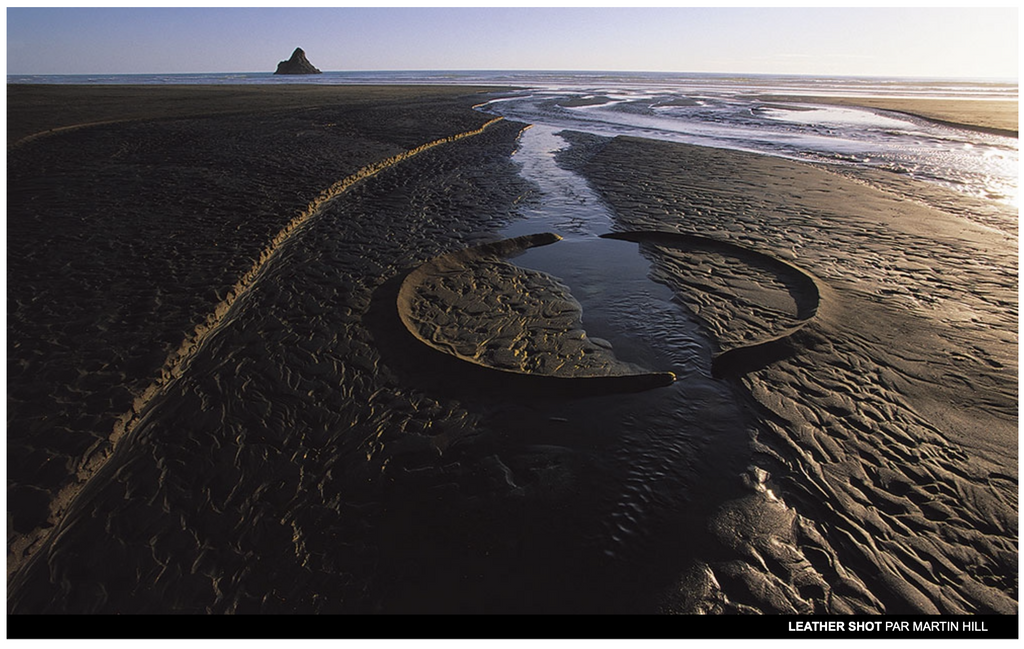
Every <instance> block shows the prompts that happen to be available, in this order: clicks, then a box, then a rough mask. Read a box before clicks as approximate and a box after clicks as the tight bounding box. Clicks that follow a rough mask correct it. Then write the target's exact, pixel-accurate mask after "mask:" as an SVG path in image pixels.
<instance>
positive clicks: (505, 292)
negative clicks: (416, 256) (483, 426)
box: [397, 233, 675, 392]
mask: <svg viewBox="0 0 1024 649" xmlns="http://www.w3.org/2000/svg"><path fill="white" fill-rule="evenodd" d="M560 240H561V237H560V236H558V235H557V234H551V233H545V234H536V235H528V236H523V237H517V238H514V239H505V240H502V241H498V242H495V243H489V244H483V245H479V246H474V247H471V248H465V249H462V250H457V251H455V252H452V253H448V254H445V255H441V256H439V257H435V258H434V259H431V260H430V261H428V262H426V263H425V264H423V265H421V266H419V267H417V268H415V269H414V270H412V271H411V272H410V273H409V274H408V276H406V278H405V279H404V281H403V282H402V285H401V288H400V289H399V293H398V299H397V304H398V314H399V317H400V318H401V320H402V323H403V324H404V325H405V327H406V329H407V330H408V331H409V333H411V334H412V335H413V337H415V338H416V339H417V340H419V341H420V342H421V343H423V344H425V345H427V346H428V347H430V348H432V349H434V350H435V351H438V352H442V353H444V354H447V355H450V356H454V357H455V358H457V359H459V360H461V361H464V362H467V363H470V364H472V365H474V366H477V367H482V368H485V369H488V370H491V371H493V372H498V373H501V374H504V375H506V377H508V378H521V379H528V380H530V381H534V382H547V383H550V384H551V386H552V387H553V388H558V387H568V383H570V382H571V383H573V384H574V387H584V388H585V389H590V388H593V389H594V390H600V391H616V392H620V391H621V392H633V391H641V390H648V389H652V388H657V387H664V386H667V385H671V384H672V383H673V382H674V381H675V375H674V374H673V373H672V372H651V371H647V370H645V369H643V368H641V367H639V366H636V365H633V364H631V363H625V362H623V361H621V360H619V359H617V358H616V357H615V355H614V353H612V351H611V350H610V349H609V348H607V347H605V346H604V345H603V344H601V343H599V342H595V341H594V340H593V339H591V338H588V337H587V336H586V334H585V332H584V331H583V330H582V329H581V327H580V324H581V321H580V313H581V309H580V306H579V304H578V303H577V302H575V300H573V299H572V298H571V296H570V295H569V294H568V290H567V289H566V288H565V287H564V286H562V285H561V284H559V283H557V282H556V281H554V280H553V278H551V277H550V276H548V275H545V274H543V273H537V272H534V271H525V270H523V269H519V268H517V267H515V266H513V265H512V264H509V263H507V262H504V261H502V260H501V258H502V257H507V256H510V255H514V254H516V253H519V252H523V251H524V250H527V249H529V248H533V247H536V246H544V245H549V244H552V243H555V242H557V241H560Z"/></svg>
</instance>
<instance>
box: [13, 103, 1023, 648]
mask: <svg viewBox="0 0 1024 649" xmlns="http://www.w3.org/2000/svg"><path fill="white" fill-rule="evenodd" d="M14 90H17V91H18V92H20V89H17V88H14ZM236 91H237V92H241V93H242V95H237V96H236V95H234V94H233V93H234V92H236ZM8 92H9V95H8V99H9V103H10V104H11V106H12V108H10V109H9V110H12V111H14V112H12V113H10V114H9V115H30V114H31V115H33V117H32V119H33V120H35V121H33V122H31V123H29V124H27V125H25V124H22V123H20V122H18V121H17V120H15V119H13V118H9V138H10V139H12V140H13V139H15V138H14V137H12V136H11V134H12V133H13V134H17V136H18V137H17V138H16V139H17V140H19V141H21V144H17V145H16V146H14V147H13V148H9V151H8V162H9V171H8V192H9V198H8V338H9V348H8V358H9V361H8V368H9V369H8V382H9V384H8V385H9V387H8V412H9V415H8V458H9V464H8V466H9V470H8V509H9V514H8V520H9V525H8V529H9V537H8V577H9V579H8V583H9V587H8V595H9V598H8V602H9V603H8V611H9V612H10V613H170V612H178V613H451V612H463V613H465V612H511V613H524V612H533V613H536V612H545V613H547V612H560V613H566V612H568V613H579V612H605V613H626V612H634V613H653V612H663V613H664V612H677V613H738V612H762V613H851V612H855V613H860V612H870V613H906V612H925V613H934V612H967V613H974V612H996V613H1014V612H1015V611H1016V605H1017V604H1016V598H1017V584H1016V561H1017V551H1016V541H1017V530H1016V521H1017V518H1016V512H1017V501H1016V493H1017V456H1016V450H1017V439H1016V435H1017V432H1016V430H1017V414H1016V410H1017V335H1016V332H1017V275H1016V262H1017V240H1016V230H1015V228H1010V227H1009V226H1008V225H1007V224H1008V223H1010V222H1011V221H1012V222H1013V223H1015V215H1013V218H1012V219H1011V215H1007V214H1004V213H1003V211H1002V210H1000V209H999V208H997V207H993V206H991V205H987V204H986V205H985V206H984V209H982V208H978V207H977V205H976V204H975V203H972V202H965V201H962V200H960V199H958V198H956V197H952V196H950V195H948V194H946V193H944V192H939V191H937V190H933V189H930V188H923V187H910V186H907V185H906V183H905V180H904V179H900V181H899V183H897V185H896V186H898V187H903V188H904V191H905V193H901V194H895V193H893V190H891V189H886V187H892V186H893V185H892V184H890V185H886V183H885V182H882V181H878V182H872V183H870V184H869V183H868V182H865V179H864V178H843V177H840V176H837V175H835V174H833V173H827V172H825V171H824V170H821V169H817V168H814V167H810V166H806V165H800V164H797V163H792V162H787V161H782V160H775V159H771V158H765V157H759V156H753V155H748V154H742V153H735V152H726V151H715V150H710V149H701V148H698V147H687V146H683V145H673V144H666V143H657V142H650V141H643V140H635V139H625V138H623V139H616V140H614V141H605V140H601V139H597V138H590V137H583V136H579V137H577V138H575V139H574V141H575V142H576V144H577V146H576V147H575V148H574V150H573V152H572V155H571V156H567V158H566V164H570V163H571V164H572V166H573V167H574V168H577V169H579V170H580V171H581V172H582V173H583V174H584V175H585V176H586V177H587V178H588V179H589V180H590V181H591V183H592V184H593V185H594V187H595V188H596V189H597V190H599V191H600V192H601V193H602V195H603V196H604V197H605V199H606V200H607V201H608V202H609V203H610V204H611V206H612V207H613V209H614V211H615V215H616V218H617V227H618V228H619V229H620V230H622V231H628V230H634V231H635V230H644V231H650V230H656V231H670V232H675V233H683V234H696V235H699V236H700V237H704V238H712V239H720V240H722V241H725V242H727V243H730V244H734V246H736V247H737V248H742V249H749V250H751V251H753V252H752V253H751V254H749V255H746V254H723V253H722V251H721V250H720V249H714V248H711V249H709V248H708V247H706V246H705V247H704V248H700V247H698V246H690V247H687V246H682V245H675V244H673V245H671V246H666V245H659V244H658V243H656V242H654V241H647V242H645V243H643V244H642V246H643V247H642V249H643V250H644V252H645V254H647V255H648V256H650V258H651V259H652V260H653V262H654V263H655V267H656V275H657V277H658V278H659V279H660V280H661V281H663V282H664V283H666V284H668V285H669V286H671V287H672V288H673V289H675V290H676V292H677V295H678V299H679V300H680V302H681V303H682V304H684V305H685V306H686V307H688V308H690V309H691V310H692V311H693V312H694V313H695V314H696V316H697V317H698V318H699V319H700V321H701V322H702V323H703V325H704V326H705V327H706V330H707V332H708V335H709V336H711V337H712V338H713V339H714V340H716V341H717V342H718V344H719V345H720V347H721V348H722V349H726V348H730V347H736V346H743V345H744V344H747V343H749V342H750V341H755V342H756V341H762V340H765V339H766V337H768V338H770V337H771V336H774V335H777V334H779V333H780V332H785V331H788V330H789V329H791V328H792V327H794V326H796V325H800V331H799V332H798V334H794V335H792V336H790V337H789V339H790V343H789V345H788V348H787V349H786V350H784V351H785V353H784V354H779V355H776V356H772V357H771V358H767V359H765V363H764V364H763V365H762V366H756V364H755V366H750V367H744V368H743V370H742V371H741V372H739V373H737V374H736V375H735V376H733V377H731V378H726V379H722V380H721V381H718V382H717V383H716V384H715V388H714V389H713V390H712V389H710V388H709V389H705V391H704V392H701V393H694V392H693V391H687V389H686V386H679V385H677V386H674V387H673V388H671V389H670V388H664V389H661V390H659V389H654V390H648V391H644V392H641V393H635V394H617V395H615V396H614V398H609V397H608V396H607V395H603V396H597V397H595V396H587V395H580V394H577V393H560V392H559V391H558V390H550V389H548V388H547V387H544V388H541V389H539V390H535V389H531V388H529V387H522V386H513V385H510V384H508V383H506V382H504V381H503V380H501V379H498V380H495V379H493V377H490V378H489V377H481V376H480V375H479V374H476V373H473V372H468V371H466V369H465V368H463V367H462V365H464V364H465V363H462V361H461V360H460V359H458V358H447V357H445V355H443V354H442V355H440V357H439V355H438V354H437V353H436V351H435V350H431V349H428V348H427V346H425V345H423V344H422V342H421V341H419V340H417V339H416V337H415V336H413V335H411V334H410V332H409V330H408V329H407V328H406V327H405V326H403V322H402V318H401V314H400V312H399V299H400V291H401V286H402V283H403V280H404V279H405V278H406V277H407V275H408V274H409V273H410V271H412V270H413V269H416V268H419V267H421V266H422V265H423V264H425V263H427V262H428V261H429V260H432V259H436V258H438V257H439V256H442V255H445V254H449V253H455V252H457V251H460V250H463V249H465V248H467V247H470V246H474V245H477V244H481V243H486V242H490V241H494V240H495V239H496V238H497V233H498V232H499V230H500V229H501V228H502V227H503V226H504V225H506V224H508V223H509V222H511V221H512V220H513V219H515V218H517V209H518V207H517V206H518V205H519V204H520V203H522V202H523V201H524V200H528V199H529V196H530V192H531V189H530V187H529V186H528V185H526V183H525V182H524V181H523V180H522V179H521V178H520V177H519V175H518V174H517V169H516V167H515V166H514V165H513V164H512V163H511V161H510V155H511V153H512V151H513V150H514V149H515V147H516V139H517V137H518V135H519V133H520V132H521V129H522V128H523V127H524V126H525V125H522V124H515V123H511V122H507V121H499V122H494V123H489V122H488V118H487V117H486V116H483V115H480V114H477V113H474V112H473V111H472V110H470V107H471V106H472V105H473V104H475V103H479V102H480V101H481V96H480V94H479V93H480V90H479V89H440V88H418V89H415V90H410V89H387V88H385V89H364V88H339V89H328V88H317V89H310V90H309V91H308V92H309V97H315V100H314V99H309V101H310V102H311V104H315V105H309V106H304V107H296V105H295V103H294V102H295V99H296V95H295V94H293V93H300V94H301V92H303V91H299V90H293V89H288V90H287V91H283V92H281V93H274V92H271V91H269V90H264V89H260V91H259V94H260V95H261V96H260V99H259V100H256V99H253V98H252V97H250V96H248V95H245V93H247V92H248V90H246V91H244V92H243V91H241V90H237V89H222V90H219V91H214V90H212V89H202V90H199V89H190V90H187V91H182V92H181V94H176V91H175V90H174V89H161V90H160V92H161V93H164V94H163V95H162V99H161V100H160V101H159V102H156V103H155V104H153V105H152V106H151V107H147V108H138V107H139V106H145V105H146V104H145V100H143V97H152V95H149V94H147V93H149V92H150V90H149V89H142V88H139V89H127V88H120V89H111V90H99V89H96V90H89V91H86V95H83V97H85V96H88V95H89V94H90V93H98V98H97V97H94V99H95V101H87V100H85V99H82V101H79V102H77V103H74V104H70V103H69V100H71V99H74V98H76V93H78V92H82V91H81V90H80V89H75V88H68V87H62V88H60V89H46V90H45V91H42V90H36V91H32V90H26V91H25V94H24V95H21V96H19V94H18V92H12V88H9V90H8ZM34 92H39V93H43V94H41V95H37V94H33V93H34ZM218 92H223V93H225V94H224V95H223V96H222V97H220V98H219V99H218V98H214V96H215V95H217V93H218ZM104 93H113V94H104ZM118 93H122V94H118ZM133 93H137V94H133ZM192 93H195V95H193V94H192ZM243 95H245V96H243ZM56 97H60V98H61V102H60V105H64V106H66V105H75V106H76V110H80V111H81V112H80V113H79V114H78V115H77V116H76V115H70V116H69V115H67V114H66V113H65V112H64V111H66V110H67V109H66V108H59V109H53V112H49V113H48V112H47V110H49V107H52V106H53V105H54V102H55V101H56ZM132 97H136V98H138V99H139V103H134V102H133V105H135V106H136V107H137V108H133V109H131V110H133V111H141V112H134V113H132V112H124V113H123V114H121V115H119V114H117V111H116V110H115V109H116V107H117V105H118V101H124V100H125V99H126V98H132ZM174 97H177V98H179V99H180V100H181V103H176V102H171V103H170V104H168V101H169V100H170V99H171V98H174ZM166 105H170V106H172V108H171V109H169V111H170V112H167V113H161V112H160V111H161V110H162V108H161V106H166ZM126 110H127V109H126ZM146 111H155V112H146ZM126 116H127V117H130V118H131V121H128V122H116V123H114V122H111V120H116V119H120V118H121V117H126ZM27 119H28V118H27V117H26V120H27ZM77 120H81V121H77ZM84 122H89V123H94V125H92V126H87V127H81V128H69V129H65V130H61V131H56V132H52V133H47V134H46V135H43V136H39V137H34V138H31V139H27V140H25V139H24V138H26V137H28V136H31V135H32V134H33V133H36V132H38V131H39V130H43V129H46V130H49V129H52V128H54V127H56V126H73V125H76V124H81V123H84ZM95 122H104V123H100V124H95ZM453 136H464V137H458V138H455V137H453ZM424 145H429V146H424ZM411 152H414V153H413V154H412V155H409V154H410V153H411ZM382 162H386V164H382ZM346 179H357V180H354V181H352V182H344V181H345V180H346ZM868 180H871V179H868ZM339 183H340V184H339ZM331 188H334V191H331ZM907 196H913V197H914V199H915V200H913V201H911V200H907V199H906V197H907ZM950 206H952V207H950ZM947 207H949V209H947ZM976 208H977V209H976ZM979 212H984V214H983V218H969V217H972V216H974V215H975V214H976V213H979ZM988 222H994V223H998V224H1001V225H1002V226H1003V227H1002V228H994V227H991V226H989V225H986V224H985V223H988ZM281 232H285V233H286V235H285V236H283V237H279V236H278V235H279V233H281ZM762 258H771V259H779V260H783V261H784V262H786V264H789V265H792V266H793V267H794V268H798V269H799V270H800V271H801V272H806V273H808V274H809V275H810V276H813V277H814V278H815V279H816V280H817V282H818V285H820V286H821V291H820V295H819V296H817V299H816V300H815V302H816V303H815V308H814V310H813V311H814V312H813V314H809V313H808V311H807V309H806V307H805V302H806V297H807V296H806V295H804V294H802V293H801V291H802V290H804V289H802V288H801V286H803V284H801V283H800V282H799V281H796V280H794V279H793V278H791V277H787V276H785V274H784V273H783V274H781V275H780V273H779V272H778V271H777V268H778V266H777V265H773V264H770V263H760V262H757V261H756V260H757V259H762ZM752 260H754V261H752ZM486 281H487V282H488V283H489V284H491V285H494V286H499V287H502V286H503V284H502V281H501V280H499V279H493V278H492V279H487V280H486ZM501 290H506V288H502V289H501ZM499 292H500V291H499ZM450 311H451V310H450V309H449V312H450ZM449 314H450V313H449ZM810 315H813V317H808V316H810ZM584 317H585V314H584ZM567 326H568V327H569V328H570V329H572V328H573V327H574V325H573V323H569V324H568V325H567ZM737 396H738V398H740V399H743V400H745V403H746V404H747V408H746V411H745V412H744V413H741V414H736V413H735V412H733V411H732V410H730V409H728V408H726V407H725V406H724V405H721V404H722V403H723V402H724V401H725V400H726V399H727V398H733V397H737ZM676 401H678V402H682V401H685V402H687V403H700V404H702V405H701V409H700V410H698V411H697V414H696V415H694V417H693V420H692V421H690V420H680V419H679V418H678V416H677V415H675V414H673V413H675V412H676V411H677V410H680V408H678V407H677V404H676ZM666 413H668V414H666ZM684 635H685V634H684Z"/></svg>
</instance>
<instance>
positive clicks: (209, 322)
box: [8, 117, 504, 576]
mask: <svg viewBox="0 0 1024 649" xmlns="http://www.w3.org/2000/svg"><path fill="white" fill-rule="evenodd" d="M503 119H504V118H501V117H498V118H494V119H491V120H488V121H487V122H485V123H484V124H483V125H481V126H480V127H479V128H476V129H472V130H469V131H465V132H461V133H456V134H453V135H450V136H447V137H443V138H440V139H437V140H433V141H430V142H426V143H424V144H421V145H419V146H417V147H414V148H411V149H408V150H406V151H403V152H401V153H398V154H395V155H392V156H389V157H386V158H384V159H381V160H379V161H377V162H374V163H371V164H368V165H366V166H364V167H362V168H360V169H358V170H357V171H356V172H354V173H352V174H350V175H348V176H346V177H345V178H342V179H341V180H339V181H337V182H335V183H333V184H332V185H330V186H329V187H328V188H326V189H324V190H323V191H322V192H321V193H320V195H319V196H318V197H317V198H316V199H314V200H313V201H311V202H310V203H309V204H308V206H307V207H306V209H305V210H303V211H302V212H301V213H300V214H298V215H297V216H295V217H294V218H293V219H292V220H291V221H289V222H288V223H287V224H286V225H285V226H284V227H283V228H282V229H281V230H280V231H279V232H278V233H277V234H276V235H275V236H274V237H273V238H272V239H271V240H270V242H269V243H268V244H267V245H266V246H265V247H264V249H263V250H262V251H261V253H260V254H259V256H258V258H257V259H256V260H255V262H254V263H253V265H252V267H251V268H250V269H249V270H248V271H246V272H245V273H244V274H243V275H242V276H241V277H240V278H239V279H238V281H237V282H236V283H235V285H234V286H233V287H232V288H231V289H230V290H229V291H228V292H227V293H226V295H225V297H224V298H223V300H222V301H221V302H220V303H218V304H217V305H215V307H214V308H213V309H212V310H211V311H210V312H209V313H208V314H207V316H206V317H205V318H204V319H203V320H202V321H201V322H200V323H199V324H197V325H196V326H195V328H194V330H193V331H192V333H191V334H190V335H187V336H186V338H185V339H184V340H183V341H182V343H181V345H180V346H179V347H178V348H177V349H175V350H173V351H172V352H171V353H170V354H169V355H168V356H167V358H166V360H165V361H164V364H163V367H162V368H161V370H160V373H159V375H158V376H157V377H156V378H155V379H154V380H153V381H152V382H151V383H150V384H149V386H148V387H147V388H146V389H144V390H143V391H142V392H141V393H140V394H139V395H138V396H136V397H135V399H134V401H133V403H132V407H131V409H130V410H128V411H127V412H124V413H123V414H122V415H121V416H119V417H118V418H117V419H116V421H115V422H114V429H113V431H112V432H111V434H110V435H109V436H108V438H107V440H106V443H105V444H103V445H102V447H101V448H98V449H97V450H96V451H95V452H93V453H92V454H91V455H90V456H88V457H87V458H86V459H85V460H84V461H83V462H82V463H81V466H79V467H78V469H77V470H76V471H75V475H74V479H73V480H72V481H70V482H69V483H67V484H65V485H64V486H63V487H61V488H60V490H59V491H58V492H57V494H56V495H55V496H54V497H53V499H52V500H51V502H50V504H49V507H48V508H49V515H48V525H47V526H45V527H42V528H37V529H35V530H33V531H32V532H30V533H29V534H27V535H26V536H25V537H24V538H22V539H20V540H18V541H17V545H18V546H19V548H20V549H21V554H22V559H21V561H13V562H12V561H11V560H10V558H9V560H8V575H9V576H10V575H13V574H15V573H16V572H17V571H18V570H20V569H21V567H22V566H23V565H24V564H25V563H27V562H29V561H30V560H31V559H32V558H34V557H35V556H36V553H37V551H38V548H39V547H40V546H45V545H46V543H47V542H48V539H49V538H50V536H51V532H52V531H53V530H55V529H59V522H60V520H61V519H62V518H63V516H64V515H65V513H66V512H67V511H68V509H69V507H70V506H71V503H72V502H73V501H74V499H76V498H78V497H79V496H80V494H82V492H83V491H84V490H85V489H86V488H87V486H88V484H89V481H90V480H91V479H92V478H93V477H94V476H96V475H97V474H98V473H99V472H100V471H101V470H102V469H103V468H104V466H106V465H107V463H108V461H109V460H110V459H111V457H112V456H113V455H114V452H115V450H116V449H117V447H118V446H119V445H120V443H121V442H122V440H123V439H124V438H126V437H129V436H130V435H131V433H132V431H133V430H134V429H135V428H136V426H137V425H139V423H140V422H141V421H142V420H143V419H144V417H145V415H146V413H147V412H148V410H149V407H150V405H151V404H152V403H153V402H155V401H158V400H159V397H160V395H161V394H163V393H164V392H165V391H166V390H167V388H168V385H170V384H171V383H172V382H173V381H174V380H175V379H177V378H179V377H180V376H182V375H183V373H184V372H185V371H186V369H187V367H188V365H189V363H190V361H191V359H192V358H193V357H194V356H195V354H196V353H197V351H198V350H199V349H200V347H201V346H202V345H203V344H204V343H205V341H206V340H207V339H209V338H210V337H211V336H212V335H213V334H215V333H216V331H217V330H218V329H219V328H220V327H221V325H223V324H224V322H225V321H226V320H227V319H228V315H229V313H230V312H231V310H232V307H233V306H234V305H235V304H236V303H237V302H238V301H239V300H240V299H241V298H242V297H243V296H244V295H246V294H247V293H248V292H249V291H250V289H251V288H252V286H253V285H254V284H255V283H256V282H257V280H258V278H259V277H260V276H261V275H262V274H263V273H264V272H265V268H266V266H267V265H268V262H270V261H271V260H272V259H273V258H275V257H276V256H277V254H278V251H279V250H280V248H281V247H282V245H283V244H284V243H286V242H287V241H289V240H290V239H291V238H292V237H293V236H294V235H295V234H296V233H297V232H298V231H299V230H300V229H301V228H302V227H303V226H305V225H306V224H307V223H308V222H309V221H311V220H313V219H314V217H316V216H317V215H319V214H321V213H322V212H323V210H324V208H325V207H326V206H327V205H328V204H329V203H330V202H331V201H333V200H334V199H335V198H337V197H339V196H340V195H342V194H344V193H345V192H347V191H348V190H349V189H351V188H352V187H353V186H354V185H356V184H357V183H359V182H361V181H364V180H367V179H369V178H372V177H374V176H376V175H378V174H379V173H381V172H382V171H384V170H385V169H389V168H391V167H393V166H395V165H397V164H399V163H402V162H404V161H406V160H409V159H411V158H413V157H415V156H417V155H419V154H421V153H423V152H425V151H429V150H431V149H434V148H435V147H438V146H442V145H445V144H450V143H453V142H457V141H459V140H462V139H465V138H469V137H473V136H476V135H479V134H481V133H483V132H484V131H485V130H487V129H488V128H489V127H491V126H492V125H494V124H496V123H498V122H500V121H502V120H503ZM114 121H120V120H114ZM98 124H99V123H90V124H76V125H72V126H68V127H62V128H55V129H52V130H50V131H47V132H45V133H39V134H36V135H34V136H30V137H28V138H23V139H22V141H20V142H19V143H18V144H22V143H24V142H26V141H29V140H30V139H33V138H35V137H36V136H42V135H50V134H54V133H57V132H62V131H69V130H77V129H79V128H85V127H89V126H96V125H98Z"/></svg>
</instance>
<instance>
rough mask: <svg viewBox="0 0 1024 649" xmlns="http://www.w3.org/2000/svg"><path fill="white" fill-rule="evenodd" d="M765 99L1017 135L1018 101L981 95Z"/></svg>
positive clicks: (784, 97)
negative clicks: (857, 108) (857, 109)
mask: <svg viewBox="0 0 1024 649" xmlns="http://www.w3.org/2000/svg"><path fill="white" fill-rule="evenodd" d="M764 99H765V100H766V101H799V102H807V103H812V104H830V105H834V106H861V107H864V108H877V109H880V110H888V111H895V112H898V113H907V114H909V115H916V116H918V117H923V118H924V119H927V120H930V121H933V122H938V123H940V124H947V125H949V126H957V127H961V128H967V129H971V130H976V131H982V132H985V133H992V134H994V135H1008V136H1011V137H1017V131H1018V124H1019V122H1018V102H1016V101H1005V100H982V99H914V98H888V97H819V96H812V95H809V96H793V95H766V96H765V97H764Z"/></svg>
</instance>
